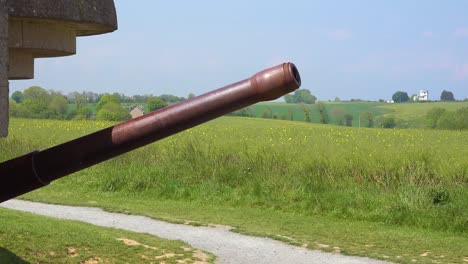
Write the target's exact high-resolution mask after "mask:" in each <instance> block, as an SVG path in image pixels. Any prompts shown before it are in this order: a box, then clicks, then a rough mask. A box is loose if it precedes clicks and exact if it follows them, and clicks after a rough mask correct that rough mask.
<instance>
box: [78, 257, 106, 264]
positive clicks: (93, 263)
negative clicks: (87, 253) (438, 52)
mask: <svg viewBox="0 0 468 264" xmlns="http://www.w3.org/2000/svg"><path fill="white" fill-rule="evenodd" d="M101 261H102V259H101V258H100V257H94V258H90V259H87V260H85V261H81V262H80V264H99V263H101Z"/></svg>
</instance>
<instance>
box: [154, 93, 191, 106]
mask: <svg viewBox="0 0 468 264" xmlns="http://www.w3.org/2000/svg"><path fill="white" fill-rule="evenodd" d="M158 97H159V98H160V99H161V100H163V101H164V102H166V103H169V104H172V103H178V102H182V101H184V100H185V98H184V97H177V96H175V95H172V94H162V95H160V96H158Z"/></svg>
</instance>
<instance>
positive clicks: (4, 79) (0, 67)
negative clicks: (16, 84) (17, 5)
mask: <svg viewBox="0 0 468 264" xmlns="http://www.w3.org/2000/svg"><path fill="white" fill-rule="evenodd" d="M7 135H8V14H7V12H6V8H5V0H0V137H6V136H7Z"/></svg>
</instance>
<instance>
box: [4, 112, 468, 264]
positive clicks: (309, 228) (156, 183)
mask: <svg viewBox="0 0 468 264" xmlns="http://www.w3.org/2000/svg"><path fill="white" fill-rule="evenodd" d="M109 125H110V123H104V122H91V121H88V122H65V121H44V120H22V119H13V120H12V122H11V126H12V130H11V136H10V137H9V138H8V139H1V140H0V149H2V151H1V153H0V160H5V159H8V158H11V157H14V156H17V155H20V154H24V153H27V152H28V151H32V150H35V149H43V148H45V147H48V146H51V145H54V144H56V143H59V142H63V141H65V140H67V139H72V138H75V137H77V136H80V135H83V134H85V133H89V132H91V131H95V130H97V129H100V128H104V127H107V126H109ZM467 156H468V132H466V131H465V132H461V131H438V130H414V129H406V130H384V129H363V128H361V129H356V128H346V127H338V126H321V125H314V124H307V123H301V122H289V121H280V120H266V119H252V118H233V117H225V118H221V119H219V120H216V121H213V122H210V123H208V124H206V125H203V126H200V127H198V128H195V129H190V130H188V131H186V132H184V133H181V134H178V135H176V136H173V137H170V138H167V139H165V140H163V141H161V142H159V143H156V144H152V145H150V146H147V147H145V148H141V149H139V150H137V151H134V152H132V153H129V154H127V155H124V156H121V157H119V158H116V159H114V160H112V161H109V162H106V163H104V164H101V165H98V166H95V167H92V168H90V169H88V170H85V171H82V172H79V173H76V174H75V175H74V176H73V177H68V178H64V179H62V180H59V181H57V182H54V183H53V184H51V185H50V186H49V187H47V188H44V189H42V190H40V191H37V192H34V193H32V194H30V195H27V196H26V197H25V198H27V199H33V200H39V201H46V202H54V203H67V204H84V205H93V206H100V207H104V208H107V209H110V210H114V211H123V212H131V213H139V214H145V215H149V216H152V217H156V218H164V219H170V220H173V221H185V220H191V221H199V222H200V223H220V224H228V225H232V226H236V227H238V230H239V231H240V232H245V233H254V234H261V235H268V236H271V237H275V238H277V239H282V240H287V241H288V242H290V243H294V244H301V245H302V244H307V246H308V247H310V248H320V247H321V246H320V245H327V246H328V247H325V246H324V247H323V248H322V249H324V250H332V251H333V250H338V251H340V252H342V253H345V254H353V255H367V256H371V257H375V258H380V259H388V260H391V261H395V262H400V263H414V262H416V263H436V262H435V261H439V262H441V263H449V262H453V263H457V262H458V263H460V262H461V263H463V261H466V260H467V258H468V255H467V253H466V252H468V238H467V237H468V160H467V159H466V157H467ZM285 237H287V238H285ZM334 247H336V248H337V249H335V248H334ZM426 252H430V253H427V254H426ZM442 256H443V257H442ZM413 260H415V261H413Z"/></svg>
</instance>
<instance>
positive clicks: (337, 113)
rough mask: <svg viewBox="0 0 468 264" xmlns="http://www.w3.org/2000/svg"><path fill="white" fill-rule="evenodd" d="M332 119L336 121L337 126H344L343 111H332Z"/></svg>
mask: <svg viewBox="0 0 468 264" xmlns="http://www.w3.org/2000/svg"><path fill="white" fill-rule="evenodd" d="M331 114H332V117H333V118H334V119H335V120H336V124H337V125H339V126H342V125H344V119H345V118H344V117H345V111H344V109H343V108H340V107H337V108H335V109H333V110H332V113H331Z"/></svg>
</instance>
